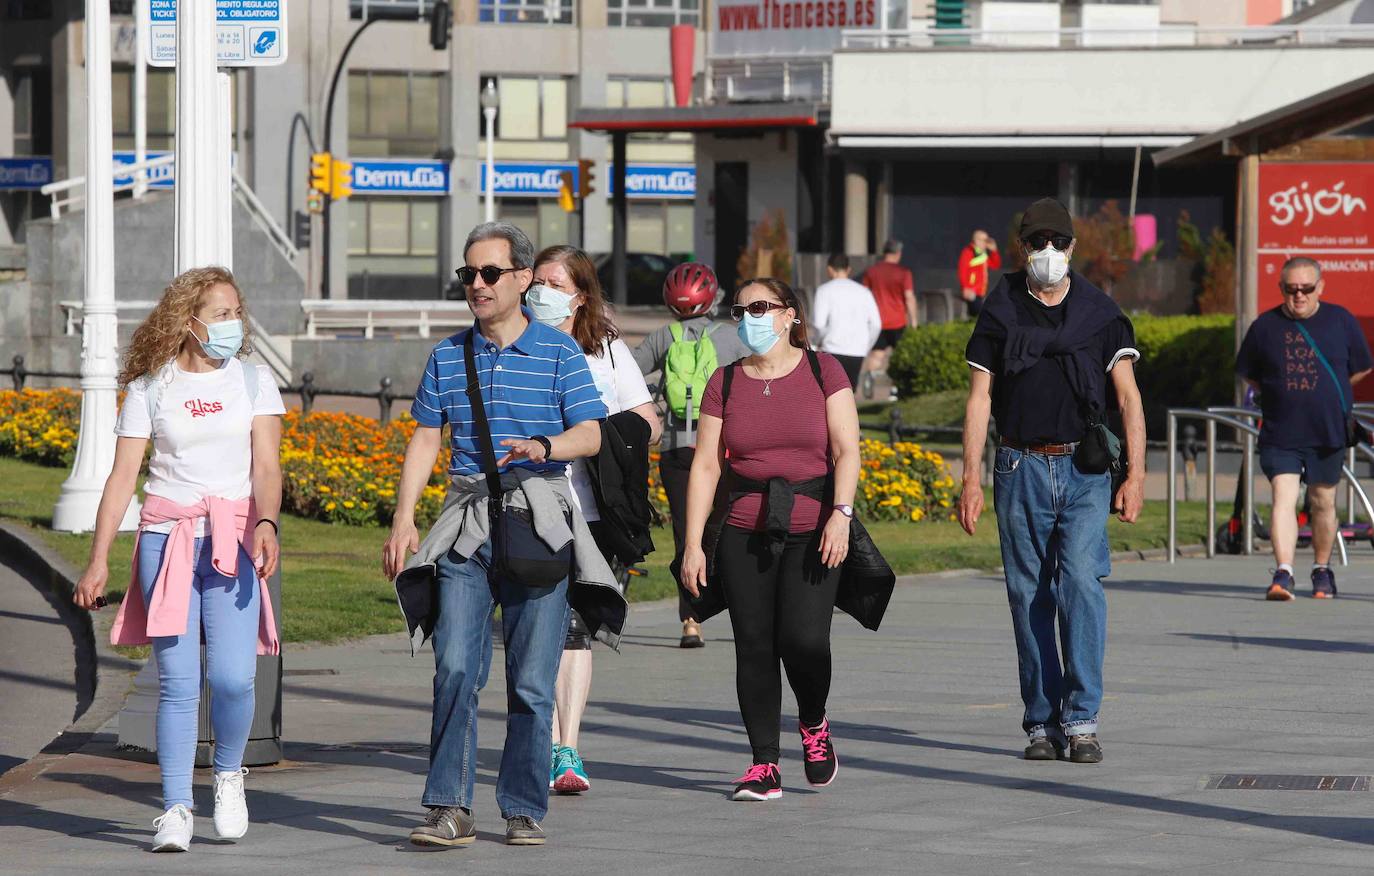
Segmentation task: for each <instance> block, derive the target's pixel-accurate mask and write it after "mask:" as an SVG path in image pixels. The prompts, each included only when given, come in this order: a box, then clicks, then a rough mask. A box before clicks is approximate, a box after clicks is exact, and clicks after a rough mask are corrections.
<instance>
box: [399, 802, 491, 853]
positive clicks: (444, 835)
mask: <svg viewBox="0 0 1374 876" xmlns="http://www.w3.org/2000/svg"><path fill="white" fill-rule="evenodd" d="M475 839H477V819H475V818H473V817H472V813H471V812H469V811H468V810H466V809H461V808H459V807H457V806H439V807H437V808H434V809H431V810H429V814H428V815H426V816H425V823H424V824H421V825H418V826H417V827H416V828H415V829H414V830H412V831H411V832H410V841H411V842H412V843H414V844H415V845H417V846H465V845H468V844H469V843H471V842H472V841H473V840H475Z"/></svg>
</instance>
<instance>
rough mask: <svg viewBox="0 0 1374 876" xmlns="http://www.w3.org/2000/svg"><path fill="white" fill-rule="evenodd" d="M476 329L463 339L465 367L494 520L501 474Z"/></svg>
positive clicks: (499, 501) (469, 397) (499, 498)
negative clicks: (476, 347) (479, 374)
mask: <svg viewBox="0 0 1374 876" xmlns="http://www.w3.org/2000/svg"><path fill="white" fill-rule="evenodd" d="M476 333H477V330H476V328H475V327H474V328H472V329H469V330H468V333H467V336H466V337H465V338H463V367H464V368H465V369H466V370H467V375H466V376H467V390H466V391H467V396H468V404H469V405H471V407H472V418H473V420H474V425H475V426H476V427H477V446H478V447H479V448H480V449H481V451H482V473H483V474H485V475H486V476H487V493H488V495H489V496H490V497H491V501H490V503H489V507H490V509H491V515H492V517H493V518H495V517H496V516H497V512H498V510H499V509H500V507H501V473H500V472H499V471H498V470H497V468H496V448H495V447H493V446H492V443H491V427H490V426H489V425H488V423H487V409H486V406H485V405H483V404H482V384H481V381H479V380H478V379H477V356H476V354H475V353H474V352H473V340H472V336H473V335H474V334H476Z"/></svg>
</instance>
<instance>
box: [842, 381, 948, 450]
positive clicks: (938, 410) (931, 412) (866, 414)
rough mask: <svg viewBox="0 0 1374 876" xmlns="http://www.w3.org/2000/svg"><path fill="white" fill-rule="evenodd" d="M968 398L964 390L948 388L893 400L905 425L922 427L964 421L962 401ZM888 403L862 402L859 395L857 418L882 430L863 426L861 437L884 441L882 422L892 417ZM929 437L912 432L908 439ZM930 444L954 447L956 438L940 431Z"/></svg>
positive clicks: (915, 439) (924, 441) (884, 424)
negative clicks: (876, 425)
mask: <svg viewBox="0 0 1374 876" xmlns="http://www.w3.org/2000/svg"><path fill="white" fill-rule="evenodd" d="M967 401H968V390H965V389H951V390H948V391H946V392H932V393H927V394H926V395H921V396H917V397H916V398H909V399H902V400H901V401H899V402H897V408H898V409H899V410H900V411H901V412H902V422H903V423H905V424H907V425H914V424H917V423H920V424H921V425H924V426H962V424H963V422H964V404H965V402H967ZM891 409H892V405H891V404H889V403H888V402H886V401H867V402H866V401H864V399H863V398H862V397H860V398H859V419H860V420H861V421H862V422H865V423H882V424H883V426H884V427H883V429H881V430H877V429H865V430H864V437H865V438H877V439H879V440H881V441H886V440H887V429H886V424H887V422H888V417H890V416H892V415H891V413H890V411H891ZM929 438H930V436H928V435H916V436H913V437H911V438H909V439H908V440H914V441H919V442H921V443H927V440H928V439H929ZM929 443H931V444H932V445H933V444H937V443H938V444H948V445H952V446H958V444H959V439H958V438H957V437H954V436H952V435H946V434H941V435H939V436H937V437H936V438H935V439H934V440H933V441H929Z"/></svg>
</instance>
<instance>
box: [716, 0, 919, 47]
mask: <svg viewBox="0 0 1374 876" xmlns="http://www.w3.org/2000/svg"><path fill="white" fill-rule="evenodd" d="M890 8H894V4H893V2H892V0H887V2H884V0H798V2H793V0H716V2H715V3H713V4H711V7H710V10H711V12H710V29H711V43H710V45H711V54H712V55H713V56H717V57H720V56H740V55H782V56H788V55H828V54H830V53H831V52H832V51H834V50H835V49H837V48H839V46H840V37H841V35H842V34H843V33H844V31H846V30H878V29H880V28H881V27H882V23H883V16H884V14H885V13H886V12H887V10H888V9H890ZM901 11H902V13H903V14H905V11H906V5H905V4H901Z"/></svg>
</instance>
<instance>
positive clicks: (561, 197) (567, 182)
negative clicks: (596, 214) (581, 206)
mask: <svg viewBox="0 0 1374 876" xmlns="http://www.w3.org/2000/svg"><path fill="white" fill-rule="evenodd" d="M573 194H574V193H573V172H572V171H571V170H565V171H562V172H561V173H559V174H558V206H560V207H562V208H563V212H564V213H571V212H572V211H573V210H576V209H577V203H576V202H575V201H574V200H573Z"/></svg>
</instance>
